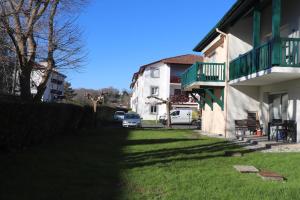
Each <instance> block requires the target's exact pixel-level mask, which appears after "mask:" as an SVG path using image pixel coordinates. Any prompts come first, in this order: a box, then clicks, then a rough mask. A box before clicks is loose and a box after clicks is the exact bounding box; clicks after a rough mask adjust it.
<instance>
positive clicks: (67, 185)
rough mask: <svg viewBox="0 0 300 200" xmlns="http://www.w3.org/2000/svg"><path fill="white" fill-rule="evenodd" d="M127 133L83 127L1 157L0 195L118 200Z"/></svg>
mask: <svg viewBox="0 0 300 200" xmlns="http://www.w3.org/2000/svg"><path fill="white" fill-rule="evenodd" d="M128 134H129V131H128V130H126V129H104V130H93V131H84V132H82V133H80V134H79V135H69V136H60V137H56V138H54V139H53V140H52V141H51V142H49V143H47V144H42V145H40V146H36V147H33V148H30V149H27V150H26V151H25V152H20V153H14V154H2V155H0V160H1V164H0V180H1V181H0V199H3V200H12V199H16V200H20V199H23V200H27V199H28V200H41V199H43V200H48V199H49V200H54V199H70V200H71V199H72V200H77V199H78V200H79V199H80V200H83V199H88V200H94V199H95V200H96V199H97V200H98V199H118V198H119V194H120V191H119V190H120V182H121V180H120V173H121V172H120V161H121V160H122V148H123V145H124V144H125V143H126V140H127V137H128Z"/></svg>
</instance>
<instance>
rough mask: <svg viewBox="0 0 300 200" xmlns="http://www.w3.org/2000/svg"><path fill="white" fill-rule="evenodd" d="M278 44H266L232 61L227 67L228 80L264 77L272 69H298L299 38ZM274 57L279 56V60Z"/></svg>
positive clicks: (281, 40) (299, 54)
mask: <svg viewBox="0 0 300 200" xmlns="http://www.w3.org/2000/svg"><path fill="white" fill-rule="evenodd" d="M279 43H280V45H277V46H276V45H274V44H275V43H274V42H271V41H270V42H267V43H265V44H263V45H261V46H259V47H257V48H255V49H253V50H251V51H249V52H247V53H245V54H243V55H240V56H239V57H238V58H236V59H234V60H232V61H231V62H230V65H229V79H230V80H235V79H239V78H242V77H247V76H249V75H251V77H247V78H245V80H248V79H249V78H254V77H258V76H260V75H266V74H268V73H271V72H272V71H270V69H271V68H272V67H282V68H286V69H287V68H288V67H292V68H300V38H281V39H280V42H279ZM272 55H273V56H272ZM274 55H279V58H278V59H277V58H276V57H274ZM286 71H287V70H285V72H286ZM260 72H266V73H260ZM291 72H292V71H291ZM278 73H279V72H278ZM293 73H295V71H293ZM269 78H270V77H269Z"/></svg>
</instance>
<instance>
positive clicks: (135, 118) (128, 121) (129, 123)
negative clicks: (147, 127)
mask: <svg viewBox="0 0 300 200" xmlns="http://www.w3.org/2000/svg"><path fill="white" fill-rule="evenodd" d="M141 125H142V118H141V117H140V116H139V115H138V114H135V113H127V114H125V116H124V120H123V127H136V128H139V127H141Z"/></svg>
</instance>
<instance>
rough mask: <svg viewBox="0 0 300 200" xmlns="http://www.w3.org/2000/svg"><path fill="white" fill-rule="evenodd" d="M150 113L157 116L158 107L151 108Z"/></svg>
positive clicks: (152, 106)
mask: <svg viewBox="0 0 300 200" xmlns="http://www.w3.org/2000/svg"><path fill="white" fill-rule="evenodd" d="M150 113H151V114H157V105H151V106H150Z"/></svg>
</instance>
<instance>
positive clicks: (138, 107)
mask: <svg viewBox="0 0 300 200" xmlns="http://www.w3.org/2000/svg"><path fill="white" fill-rule="evenodd" d="M201 61H202V57H201V56H196V55H182V56H176V57H172V58H166V59H162V60H159V61H156V62H153V63H150V64H147V65H143V66H141V67H140V69H139V71H138V72H136V73H135V74H134V75H133V78H132V83H131V86H130V87H131V89H132V97H131V109H132V110H133V111H134V112H137V113H138V114H140V115H141V117H142V118H143V119H144V120H157V119H158V117H159V116H160V115H163V114H165V113H166V106H165V105H159V101H158V100H155V99H148V98H147V97H149V96H157V97H159V98H162V99H167V98H169V99H171V100H172V99H173V100H174V101H175V99H176V98H179V99H181V100H182V99H185V101H184V102H180V103H178V101H176V102H177V104H176V103H174V104H173V108H178V107H184V108H195V109H197V107H198V104H197V103H195V102H194V101H193V99H192V98H189V96H188V95H187V94H185V93H183V92H182V90H181V80H180V77H181V75H182V73H183V72H184V71H185V70H186V69H188V68H189V67H190V66H191V64H193V63H195V62H201Z"/></svg>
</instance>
